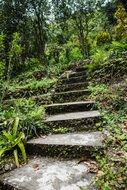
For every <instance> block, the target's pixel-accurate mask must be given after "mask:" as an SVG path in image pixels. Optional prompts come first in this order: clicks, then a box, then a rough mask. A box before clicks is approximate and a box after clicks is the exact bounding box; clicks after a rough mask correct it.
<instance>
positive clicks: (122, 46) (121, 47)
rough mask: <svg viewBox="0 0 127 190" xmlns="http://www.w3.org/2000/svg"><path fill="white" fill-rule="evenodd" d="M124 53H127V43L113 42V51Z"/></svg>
mask: <svg viewBox="0 0 127 190" xmlns="http://www.w3.org/2000/svg"><path fill="white" fill-rule="evenodd" d="M112 50H113V51H115V52H116V51H117V52H118V53H119V52H124V51H127V43H126V42H124V41H113V42H112V45H111V51H112Z"/></svg>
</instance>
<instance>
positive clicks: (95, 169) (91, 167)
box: [84, 160, 98, 173]
mask: <svg viewBox="0 0 127 190" xmlns="http://www.w3.org/2000/svg"><path fill="white" fill-rule="evenodd" d="M84 164H86V165H87V166H88V172H91V173H97V172H98V165H97V163H96V162H95V161H91V160H89V162H84Z"/></svg>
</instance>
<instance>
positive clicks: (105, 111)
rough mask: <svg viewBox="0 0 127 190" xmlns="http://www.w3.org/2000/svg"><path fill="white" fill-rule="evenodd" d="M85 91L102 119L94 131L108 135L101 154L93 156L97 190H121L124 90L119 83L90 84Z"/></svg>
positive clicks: (125, 117) (125, 113) (126, 117)
mask: <svg viewBox="0 0 127 190" xmlns="http://www.w3.org/2000/svg"><path fill="white" fill-rule="evenodd" d="M123 82H124V81H123ZM89 88H90V90H91V91H92V94H91V97H92V98H93V99H94V100H96V104H97V106H98V109H99V110H100V112H101V117H102V118H101V121H100V122H99V123H98V124H97V127H98V128H100V129H102V127H104V128H105V130H106V133H107V134H108V136H107V138H106V139H105V144H106V149H105V154H103V155H101V154H99V153H98V155H97V162H98V165H99V172H98V175H97V178H96V184H97V187H98V188H99V189H102V190H106V189H109V190H112V189H125V187H126V176H125V173H126V161H127V158H126V151H127V148H126V140H127V132H126V130H124V128H122V126H124V122H125V121H126V120H127V102H126V99H125V98H124V97H126V95H125V94H126V88H123V87H122V83H121V85H120V86H117V87H116V86H113V85H112V86H106V85H105V84H97V85H92V84H91V85H90V87H89ZM125 126H126V124H125Z"/></svg>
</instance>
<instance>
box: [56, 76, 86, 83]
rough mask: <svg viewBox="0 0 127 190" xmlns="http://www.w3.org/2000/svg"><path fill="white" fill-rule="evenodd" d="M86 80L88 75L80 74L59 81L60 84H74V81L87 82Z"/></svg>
mask: <svg viewBox="0 0 127 190" xmlns="http://www.w3.org/2000/svg"><path fill="white" fill-rule="evenodd" d="M85 81H86V76H78V77H71V78H67V79H61V80H60V81H59V83H60V84H72V83H80V82H85Z"/></svg>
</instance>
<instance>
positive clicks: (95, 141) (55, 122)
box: [0, 67, 104, 190]
mask: <svg viewBox="0 0 127 190" xmlns="http://www.w3.org/2000/svg"><path fill="white" fill-rule="evenodd" d="M87 84H88V82H87V77H86V70H85V69H84V68H83V67H77V68H76V69H75V71H74V72H73V71H71V72H70V73H69V76H67V77H65V76H64V77H61V79H60V80H59V82H58V85H57V87H56V90H55V93H54V94H53V96H52V102H53V104H50V105H46V106H45V109H46V115H47V117H46V119H45V126H46V129H47V131H48V132H49V135H48V136H47V135H41V136H40V137H39V138H35V139H32V140H30V141H28V143H27V151H28V153H29V155H31V159H30V161H29V163H28V164H27V165H25V166H22V167H21V168H20V169H15V170H13V171H11V172H9V173H6V174H4V175H1V176H0V181H1V183H2V184H3V185H2V190H5V189H13V190H14V189H15V190H16V189H17V190H81V189H83V187H84V189H89V190H95V189H96V187H95V186H94V185H92V184H91V181H92V179H93V177H94V174H92V173H90V172H89V168H88V166H87V165H86V164H85V163H84V162H80V159H81V158H92V159H94V156H95V152H96V151H100V150H103V140H104V136H103V134H102V133H101V132H99V131H97V129H96V122H98V121H99V118H100V113H99V111H98V110H96V107H95V105H94V102H93V101H90V100H89V99H88V96H89V94H90V91H89V90H88V89H87ZM55 133H59V134H55Z"/></svg>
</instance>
